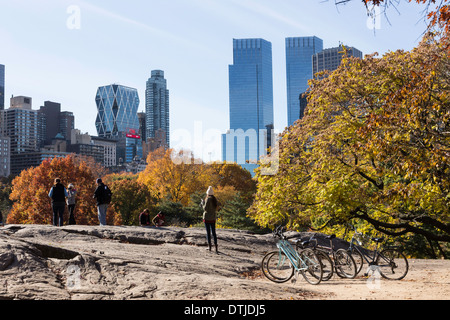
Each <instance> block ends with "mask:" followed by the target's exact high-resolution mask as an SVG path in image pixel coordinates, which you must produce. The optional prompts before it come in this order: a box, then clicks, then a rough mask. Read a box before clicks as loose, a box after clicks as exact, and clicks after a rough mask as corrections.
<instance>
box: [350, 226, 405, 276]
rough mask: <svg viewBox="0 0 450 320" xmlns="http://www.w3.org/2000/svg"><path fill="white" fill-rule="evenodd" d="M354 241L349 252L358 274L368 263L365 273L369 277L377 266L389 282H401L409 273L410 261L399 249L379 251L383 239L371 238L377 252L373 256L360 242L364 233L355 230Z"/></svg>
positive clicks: (388, 248) (390, 248)
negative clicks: (373, 267) (371, 270)
mask: <svg viewBox="0 0 450 320" xmlns="http://www.w3.org/2000/svg"><path fill="white" fill-rule="evenodd" d="M353 229H354V231H355V232H354V234H353V236H352V239H351V240H350V245H349V247H348V249H347V251H348V252H349V253H350V254H351V255H352V257H353V259H354V260H355V262H356V265H357V274H358V273H359V272H360V271H361V269H362V267H363V264H364V262H366V263H367V264H368V265H369V267H368V268H367V271H366V272H365V273H364V276H367V275H368V273H369V270H370V269H371V268H372V266H375V267H376V268H377V269H378V270H379V272H380V275H381V276H382V277H383V278H385V279H388V280H401V279H403V278H404V277H405V276H406V274H407V273H408V269H409V264H408V259H406V256H405V255H404V254H403V252H402V251H401V249H399V248H398V247H386V248H384V249H383V250H381V251H379V250H378V248H379V245H380V243H382V242H383V241H384V239H383V238H372V237H371V238H370V240H371V241H373V242H375V243H376V246H375V250H374V251H373V256H370V254H369V253H370V250H368V249H365V248H363V247H362V242H361V240H359V237H360V236H363V234H362V233H360V232H358V231H357V230H356V229H355V228H353Z"/></svg>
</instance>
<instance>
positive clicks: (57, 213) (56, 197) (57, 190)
mask: <svg viewBox="0 0 450 320" xmlns="http://www.w3.org/2000/svg"><path fill="white" fill-rule="evenodd" d="M48 196H49V197H50V198H51V199H52V209H53V225H54V226H55V227H58V226H59V227H62V226H63V223H64V210H65V209H66V198H67V197H68V194H67V190H66V188H65V187H64V186H63V185H62V183H61V179H59V178H56V179H55V184H54V185H53V187H52V188H51V189H50V192H49V193H48Z"/></svg>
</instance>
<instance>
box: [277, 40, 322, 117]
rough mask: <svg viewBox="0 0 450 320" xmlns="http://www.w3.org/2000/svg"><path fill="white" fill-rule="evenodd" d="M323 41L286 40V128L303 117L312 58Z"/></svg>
mask: <svg viewBox="0 0 450 320" xmlns="http://www.w3.org/2000/svg"><path fill="white" fill-rule="evenodd" d="M322 49H323V40H322V39H320V38H318V37H315V36H312V37H294V38H292V37H291V38H286V84H287V115H288V126H291V125H292V124H294V122H295V121H296V120H298V119H300V118H302V117H303V112H304V106H305V105H306V103H305V98H304V97H302V95H303V93H305V92H306V90H307V89H308V80H310V79H312V78H313V70H312V65H311V62H312V56H313V55H314V54H316V53H317V52H320V51H322Z"/></svg>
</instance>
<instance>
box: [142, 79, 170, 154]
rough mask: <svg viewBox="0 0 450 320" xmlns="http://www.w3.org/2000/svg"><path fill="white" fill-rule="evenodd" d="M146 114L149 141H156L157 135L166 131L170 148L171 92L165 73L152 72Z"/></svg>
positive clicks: (146, 96) (148, 85) (146, 100)
mask: <svg viewBox="0 0 450 320" xmlns="http://www.w3.org/2000/svg"><path fill="white" fill-rule="evenodd" d="M145 113H146V119H145V124H146V132H145V136H146V138H147V139H155V138H156V136H157V135H156V133H157V132H158V130H159V131H161V130H162V131H164V134H165V142H166V147H167V148H169V146H170V127H169V125H170V122H169V120H170V118H169V90H168V89H167V80H166V79H164V71H162V70H152V73H151V78H149V79H148V81H147V86H146V90H145Z"/></svg>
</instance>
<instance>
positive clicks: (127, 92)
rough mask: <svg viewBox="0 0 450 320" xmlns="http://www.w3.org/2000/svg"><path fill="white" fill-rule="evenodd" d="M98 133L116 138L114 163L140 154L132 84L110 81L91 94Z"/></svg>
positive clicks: (135, 94)
mask: <svg viewBox="0 0 450 320" xmlns="http://www.w3.org/2000/svg"><path fill="white" fill-rule="evenodd" d="M95 102H96V104H97V111H98V114H97V119H96V121H95V127H96V129H97V133H98V136H99V137H101V138H108V139H113V140H117V141H118V142H117V163H121V162H130V161H132V160H133V159H134V158H135V157H136V156H138V157H142V141H141V139H140V136H139V135H137V134H136V133H137V132H138V131H139V119H138V114H137V111H138V108H139V96H138V92H137V90H136V89H134V88H129V87H125V86H122V85H118V84H112V85H108V86H104V87H99V88H98V90H97V95H96V97H95Z"/></svg>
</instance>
